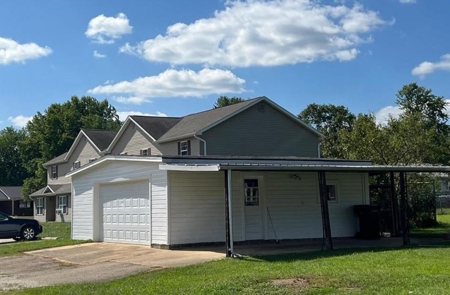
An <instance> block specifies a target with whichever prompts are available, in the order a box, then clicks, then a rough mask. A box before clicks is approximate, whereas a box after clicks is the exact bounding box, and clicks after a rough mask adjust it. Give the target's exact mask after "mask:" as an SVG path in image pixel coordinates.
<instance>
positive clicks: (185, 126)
mask: <svg viewBox="0 0 450 295" xmlns="http://www.w3.org/2000/svg"><path fill="white" fill-rule="evenodd" d="M264 99H265V97H257V98H253V99H248V100H245V101H243V102H240V103H236V104H232V105H229V106H226V107H221V108H217V109H212V110H208V111H203V112H200V113H195V114H192V115H187V116H185V117H182V118H181V120H180V121H179V122H178V123H177V124H176V125H175V126H173V127H172V128H171V129H170V130H168V131H167V132H166V133H165V134H164V135H163V136H161V137H160V138H159V140H160V141H166V140H167V141H168V140H171V139H175V138H179V137H182V136H188V135H193V134H195V133H197V132H198V131H200V130H202V129H204V128H206V127H208V126H210V125H212V124H214V123H216V122H218V121H221V120H223V119H225V118H226V117H228V116H230V115H232V114H234V113H235V112H237V111H239V110H241V109H243V108H245V107H247V106H249V105H251V104H254V103H257V101H261V100H264Z"/></svg>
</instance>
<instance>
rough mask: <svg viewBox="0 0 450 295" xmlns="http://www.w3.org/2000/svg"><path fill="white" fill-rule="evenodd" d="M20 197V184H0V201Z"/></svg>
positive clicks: (18, 198)
mask: <svg viewBox="0 0 450 295" xmlns="http://www.w3.org/2000/svg"><path fill="white" fill-rule="evenodd" d="M20 199H22V187H21V186H0V201H6V200H20Z"/></svg>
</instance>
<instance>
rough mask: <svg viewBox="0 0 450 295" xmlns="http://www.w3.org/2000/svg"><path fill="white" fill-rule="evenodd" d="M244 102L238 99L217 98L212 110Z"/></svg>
mask: <svg viewBox="0 0 450 295" xmlns="http://www.w3.org/2000/svg"><path fill="white" fill-rule="evenodd" d="M243 101H245V99H243V98H240V97H235V96H233V97H228V96H219V98H217V101H216V103H215V104H214V106H213V108H214V109H218V108H221V107H226V106H229V105H232V104H235V103H239V102H243Z"/></svg>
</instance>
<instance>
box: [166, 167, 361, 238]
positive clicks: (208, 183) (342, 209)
mask: <svg viewBox="0 0 450 295" xmlns="http://www.w3.org/2000/svg"><path fill="white" fill-rule="evenodd" d="M291 174H292V173H290V172H261V173H258V175H261V176H262V177H263V179H264V185H265V200H264V202H265V203H261V204H263V208H261V209H262V210H261V212H262V220H263V225H262V226H263V232H264V239H275V234H274V229H275V231H276V234H277V237H278V239H309V238H321V237H322V218H321V211H320V203H319V199H318V194H319V189H318V178H317V172H297V173H296V174H298V175H299V176H300V178H301V179H300V180H299V179H293V178H292V177H291ZM246 175H248V173H241V172H233V177H232V192H233V196H232V200H233V229H234V232H233V234H234V239H235V241H242V240H248V239H247V237H245V230H244V229H245V213H244V182H243V181H244V177H245V176H246ZM326 177H327V179H328V180H329V181H332V182H333V183H336V184H337V186H338V202H330V203H329V211H330V219H331V230H332V235H333V237H350V236H354V234H355V233H356V219H355V216H354V213H353V206H354V205H357V204H367V203H368V184H367V176H366V175H365V174H362V173H327V174H326ZM169 191H170V197H169V199H170V238H171V239H170V244H174V245H175V244H187V243H200V242H220V241H224V240H225V220H224V218H225V217H224V202H225V200H224V172H174V171H171V172H169ZM262 201H263V200H261V202H262ZM264 204H265V205H264ZM267 208H268V209H269V210H268V211H269V213H270V217H271V221H270V219H269V218H268V216H267V215H268V214H267ZM272 224H273V227H272Z"/></svg>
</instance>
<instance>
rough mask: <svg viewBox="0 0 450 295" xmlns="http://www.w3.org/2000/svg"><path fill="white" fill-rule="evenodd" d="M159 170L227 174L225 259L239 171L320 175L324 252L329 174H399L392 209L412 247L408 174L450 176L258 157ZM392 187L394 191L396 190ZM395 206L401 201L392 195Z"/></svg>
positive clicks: (173, 161) (187, 162)
mask: <svg viewBox="0 0 450 295" xmlns="http://www.w3.org/2000/svg"><path fill="white" fill-rule="evenodd" d="M160 169H162V170H168V171H191V172H196V171H223V172H224V179H225V181H224V183H225V187H224V192H225V193H224V203H225V204H224V205H225V228H226V229H225V232H226V237H225V238H226V239H225V240H226V256H227V257H232V256H234V255H235V254H236V253H235V251H234V239H233V217H232V216H233V215H232V210H231V208H232V207H233V194H232V189H231V188H232V183H231V179H232V175H233V172H237V171H290V172H293V173H295V172H317V179H318V183H319V194H320V206H321V215H322V216H321V217H322V227H323V243H324V248H325V249H328V250H332V249H333V238H332V235H331V223H330V214H329V208H328V201H327V195H326V191H327V180H326V172H360V173H368V174H377V173H378V174H379V173H389V174H390V176H391V182H392V181H393V180H394V174H395V173H398V174H399V187H400V202H399V206H398V208H397V206H393V211H394V212H393V216H394V219H396V220H397V221H398V223H399V226H400V232H401V235H402V241H403V245H410V236H409V230H410V226H409V219H408V213H407V208H408V196H407V189H406V183H407V174H408V173H435V172H450V166H425V165H423V166H422V165H405V166H389V165H372V164H371V162H367V161H351V160H330V159H300V158H265V159H261V158H257V157H256V158H255V157H207V156H206V157H163V164H161V165H160ZM393 185H394V184H393V183H391V187H392V188H393ZM391 197H392V200H391V201H392V202H393V203H395V204H397V203H398V201H397V199H396V196H395V194H394V193H393V192H391Z"/></svg>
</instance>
